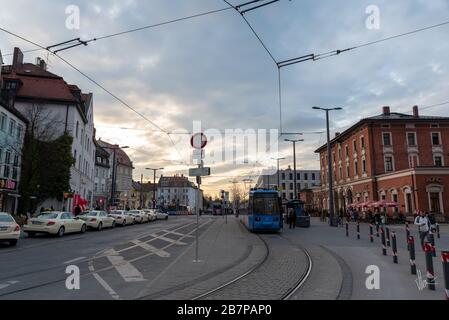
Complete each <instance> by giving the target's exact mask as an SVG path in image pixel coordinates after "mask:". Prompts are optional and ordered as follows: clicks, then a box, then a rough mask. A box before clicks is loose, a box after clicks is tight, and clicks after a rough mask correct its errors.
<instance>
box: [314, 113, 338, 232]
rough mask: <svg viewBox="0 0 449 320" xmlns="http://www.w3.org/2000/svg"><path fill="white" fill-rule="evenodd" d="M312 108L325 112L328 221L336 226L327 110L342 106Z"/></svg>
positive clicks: (332, 225)
mask: <svg viewBox="0 0 449 320" xmlns="http://www.w3.org/2000/svg"><path fill="white" fill-rule="evenodd" d="M312 109H314V110H322V111H324V112H326V130H327V171H328V178H327V179H328V184H329V223H330V226H331V227H337V226H338V225H337V223H335V221H334V211H335V208H334V192H333V181H332V153H331V136H330V130H329V112H330V111H339V110H343V108H340V107H337V108H321V107H313V108H312Z"/></svg>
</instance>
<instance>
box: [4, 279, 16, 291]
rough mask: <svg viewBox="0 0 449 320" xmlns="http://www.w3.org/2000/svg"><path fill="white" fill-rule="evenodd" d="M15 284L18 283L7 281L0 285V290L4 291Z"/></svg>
mask: <svg viewBox="0 0 449 320" xmlns="http://www.w3.org/2000/svg"><path fill="white" fill-rule="evenodd" d="M16 283H19V281H8V282H6V283H0V290H3V289H6V288H8V287H9V286H12V285H13V284H16Z"/></svg>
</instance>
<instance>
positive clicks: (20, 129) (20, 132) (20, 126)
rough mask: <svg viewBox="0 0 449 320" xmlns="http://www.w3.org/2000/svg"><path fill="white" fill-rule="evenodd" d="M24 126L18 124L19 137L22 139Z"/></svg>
mask: <svg viewBox="0 0 449 320" xmlns="http://www.w3.org/2000/svg"><path fill="white" fill-rule="evenodd" d="M22 132H23V126H22V125H21V124H19V125H18V126H17V139H18V140H20V139H21V138H22Z"/></svg>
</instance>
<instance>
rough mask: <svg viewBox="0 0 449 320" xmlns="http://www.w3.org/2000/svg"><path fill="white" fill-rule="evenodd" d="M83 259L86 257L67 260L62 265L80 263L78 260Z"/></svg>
mask: <svg viewBox="0 0 449 320" xmlns="http://www.w3.org/2000/svg"><path fill="white" fill-rule="evenodd" d="M83 259H86V257H79V258H76V259H73V260H69V261H66V262H64V264H72V263H74V262H77V261H80V260H83Z"/></svg>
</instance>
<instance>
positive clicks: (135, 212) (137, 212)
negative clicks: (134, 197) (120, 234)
mask: <svg viewBox="0 0 449 320" xmlns="http://www.w3.org/2000/svg"><path fill="white" fill-rule="evenodd" d="M129 213H130V214H139V213H140V211H130V212H129Z"/></svg>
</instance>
